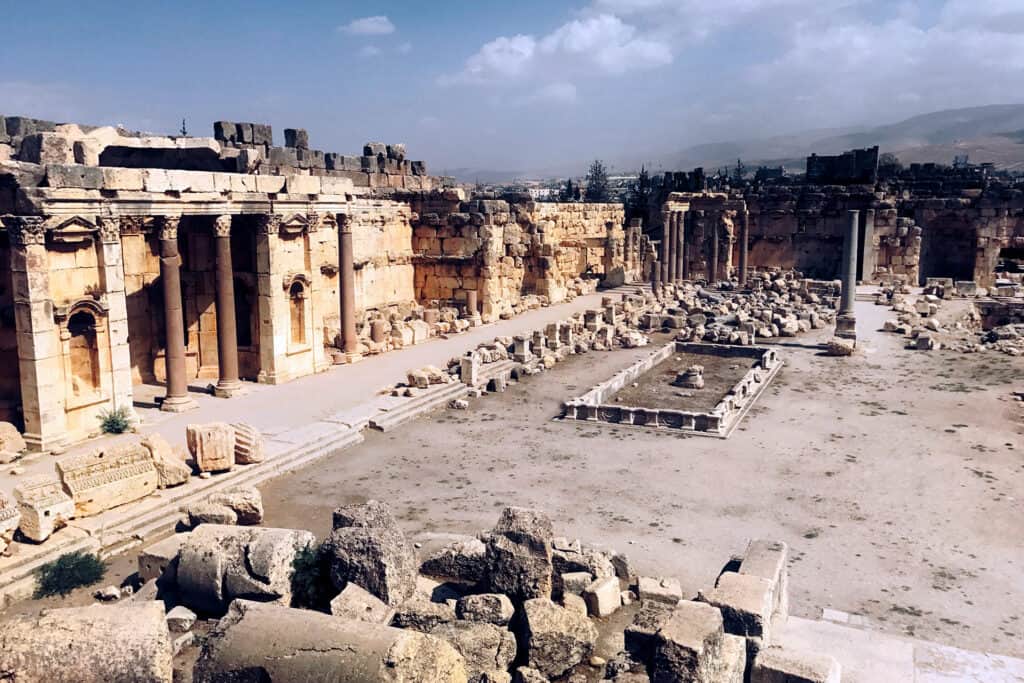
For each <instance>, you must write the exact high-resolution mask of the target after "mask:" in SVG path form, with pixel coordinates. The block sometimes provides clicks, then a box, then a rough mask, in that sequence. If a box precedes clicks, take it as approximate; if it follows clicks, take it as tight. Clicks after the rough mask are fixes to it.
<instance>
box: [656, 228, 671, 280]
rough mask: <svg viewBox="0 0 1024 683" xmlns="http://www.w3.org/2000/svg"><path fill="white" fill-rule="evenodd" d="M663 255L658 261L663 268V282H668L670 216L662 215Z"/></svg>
mask: <svg viewBox="0 0 1024 683" xmlns="http://www.w3.org/2000/svg"><path fill="white" fill-rule="evenodd" d="M661 217H662V221H661V255H660V256H659V258H658V261H659V263H660V266H661V282H663V283H664V282H668V235H669V232H670V230H669V222H670V220H671V219H670V218H669V214H667V213H663V214H662V215H661Z"/></svg>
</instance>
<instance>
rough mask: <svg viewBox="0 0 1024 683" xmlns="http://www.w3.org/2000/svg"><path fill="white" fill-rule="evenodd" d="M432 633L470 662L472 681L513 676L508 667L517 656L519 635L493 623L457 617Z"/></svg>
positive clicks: (506, 678) (467, 669)
mask: <svg viewBox="0 0 1024 683" xmlns="http://www.w3.org/2000/svg"><path fill="white" fill-rule="evenodd" d="M430 635H432V636H436V637H438V638H441V639H443V640H445V641H447V642H448V643H450V644H451V645H452V647H454V648H455V650H456V651H457V652H458V653H459V654H460V655H462V658H463V659H464V660H465V662H466V675H467V676H469V680H470V681H478V680H481V677H482V676H486V679H483V680H498V679H499V678H504V679H505V680H508V679H510V678H511V677H510V676H509V675H508V667H509V665H510V664H511V663H512V660H514V659H515V657H516V638H515V636H514V635H512V632H511V631H508V630H506V629H503V628H500V627H498V626H495V625H493V624H484V623H480V622H469V621H455V622H451V623H446V624H440V625H438V626H436V627H435V628H433V629H432V630H431V631H430Z"/></svg>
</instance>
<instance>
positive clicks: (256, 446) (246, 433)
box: [231, 422, 263, 465]
mask: <svg viewBox="0 0 1024 683" xmlns="http://www.w3.org/2000/svg"><path fill="white" fill-rule="evenodd" d="M231 428H232V429H234V430H235V462H236V463H237V464H239V465H252V464H254V463H258V462H263V434H261V433H260V431H259V430H258V429H256V428H255V427H253V426H252V425H250V424H246V423H244V422H235V423H233V424H232V425H231Z"/></svg>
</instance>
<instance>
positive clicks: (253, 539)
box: [177, 524, 315, 612]
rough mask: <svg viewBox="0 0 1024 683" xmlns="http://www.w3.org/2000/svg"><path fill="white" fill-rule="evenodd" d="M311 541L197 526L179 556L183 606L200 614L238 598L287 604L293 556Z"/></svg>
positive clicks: (298, 534) (295, 535) (302, 535)
mask: <svg viewBox="0 0 1024 683" xmlns="http://www.w3.org/2000/svg"><path fill="white" fill-rule="evenodd" d="M314 541H315V538H314V536H313V534H311V533H309V532H308V531H298V530H293V529H271V528H263V527H235V526H222V525H217V524H203V525H201V526H198V527H196V528H195V529H194V530H193V531H192V533H191V534H190V535H189V537H188V538H187V539H186V540H185V543H184V544H183V545H182V548H181V552H180V554H179V559H178V581H177V583H178V593H179V597H180V599H181V602H182V604H184V605H186V606H188V607H191V608H193V609H197V610H199V611H204V612H219V611H221V610H223V609H224V608H225V607H226V606H227V605H228V604H229V603H230V602H231V601H232V600H233V599H235V598H239V597H244V598H247V599H252V600H260V601H263V602H278V603H280V604H283V605H287V604H290V602H291V597H292V587H291V578H292V572H293V569H292V564H293V562H294V561H295V556H296V555H297V554H298V552H299V551H301V550H303V549H305V548H308V547H309V546H311V545H312V544H313V543H314Z"/></svg>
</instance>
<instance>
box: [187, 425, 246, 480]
mask: <svg viewBox="0 0 1024 683" xmlns="http://www.w3.org/2000/svg"><path fill="white" fill-rule="evenodd" d="M185 438H186V440H187V442H188V450H189V452H190V453H191V454H192V457H193V458H195V461H196V469H198V470H199V471H200V472H222V471H225V470H230V469H231V468H232V467H233V466H234V464H235V430H234V428H232V426H231V425H229V424H227V423H226V422H211V423H209V424H202V425H188V426H186V427H185Z"/></svg>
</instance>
